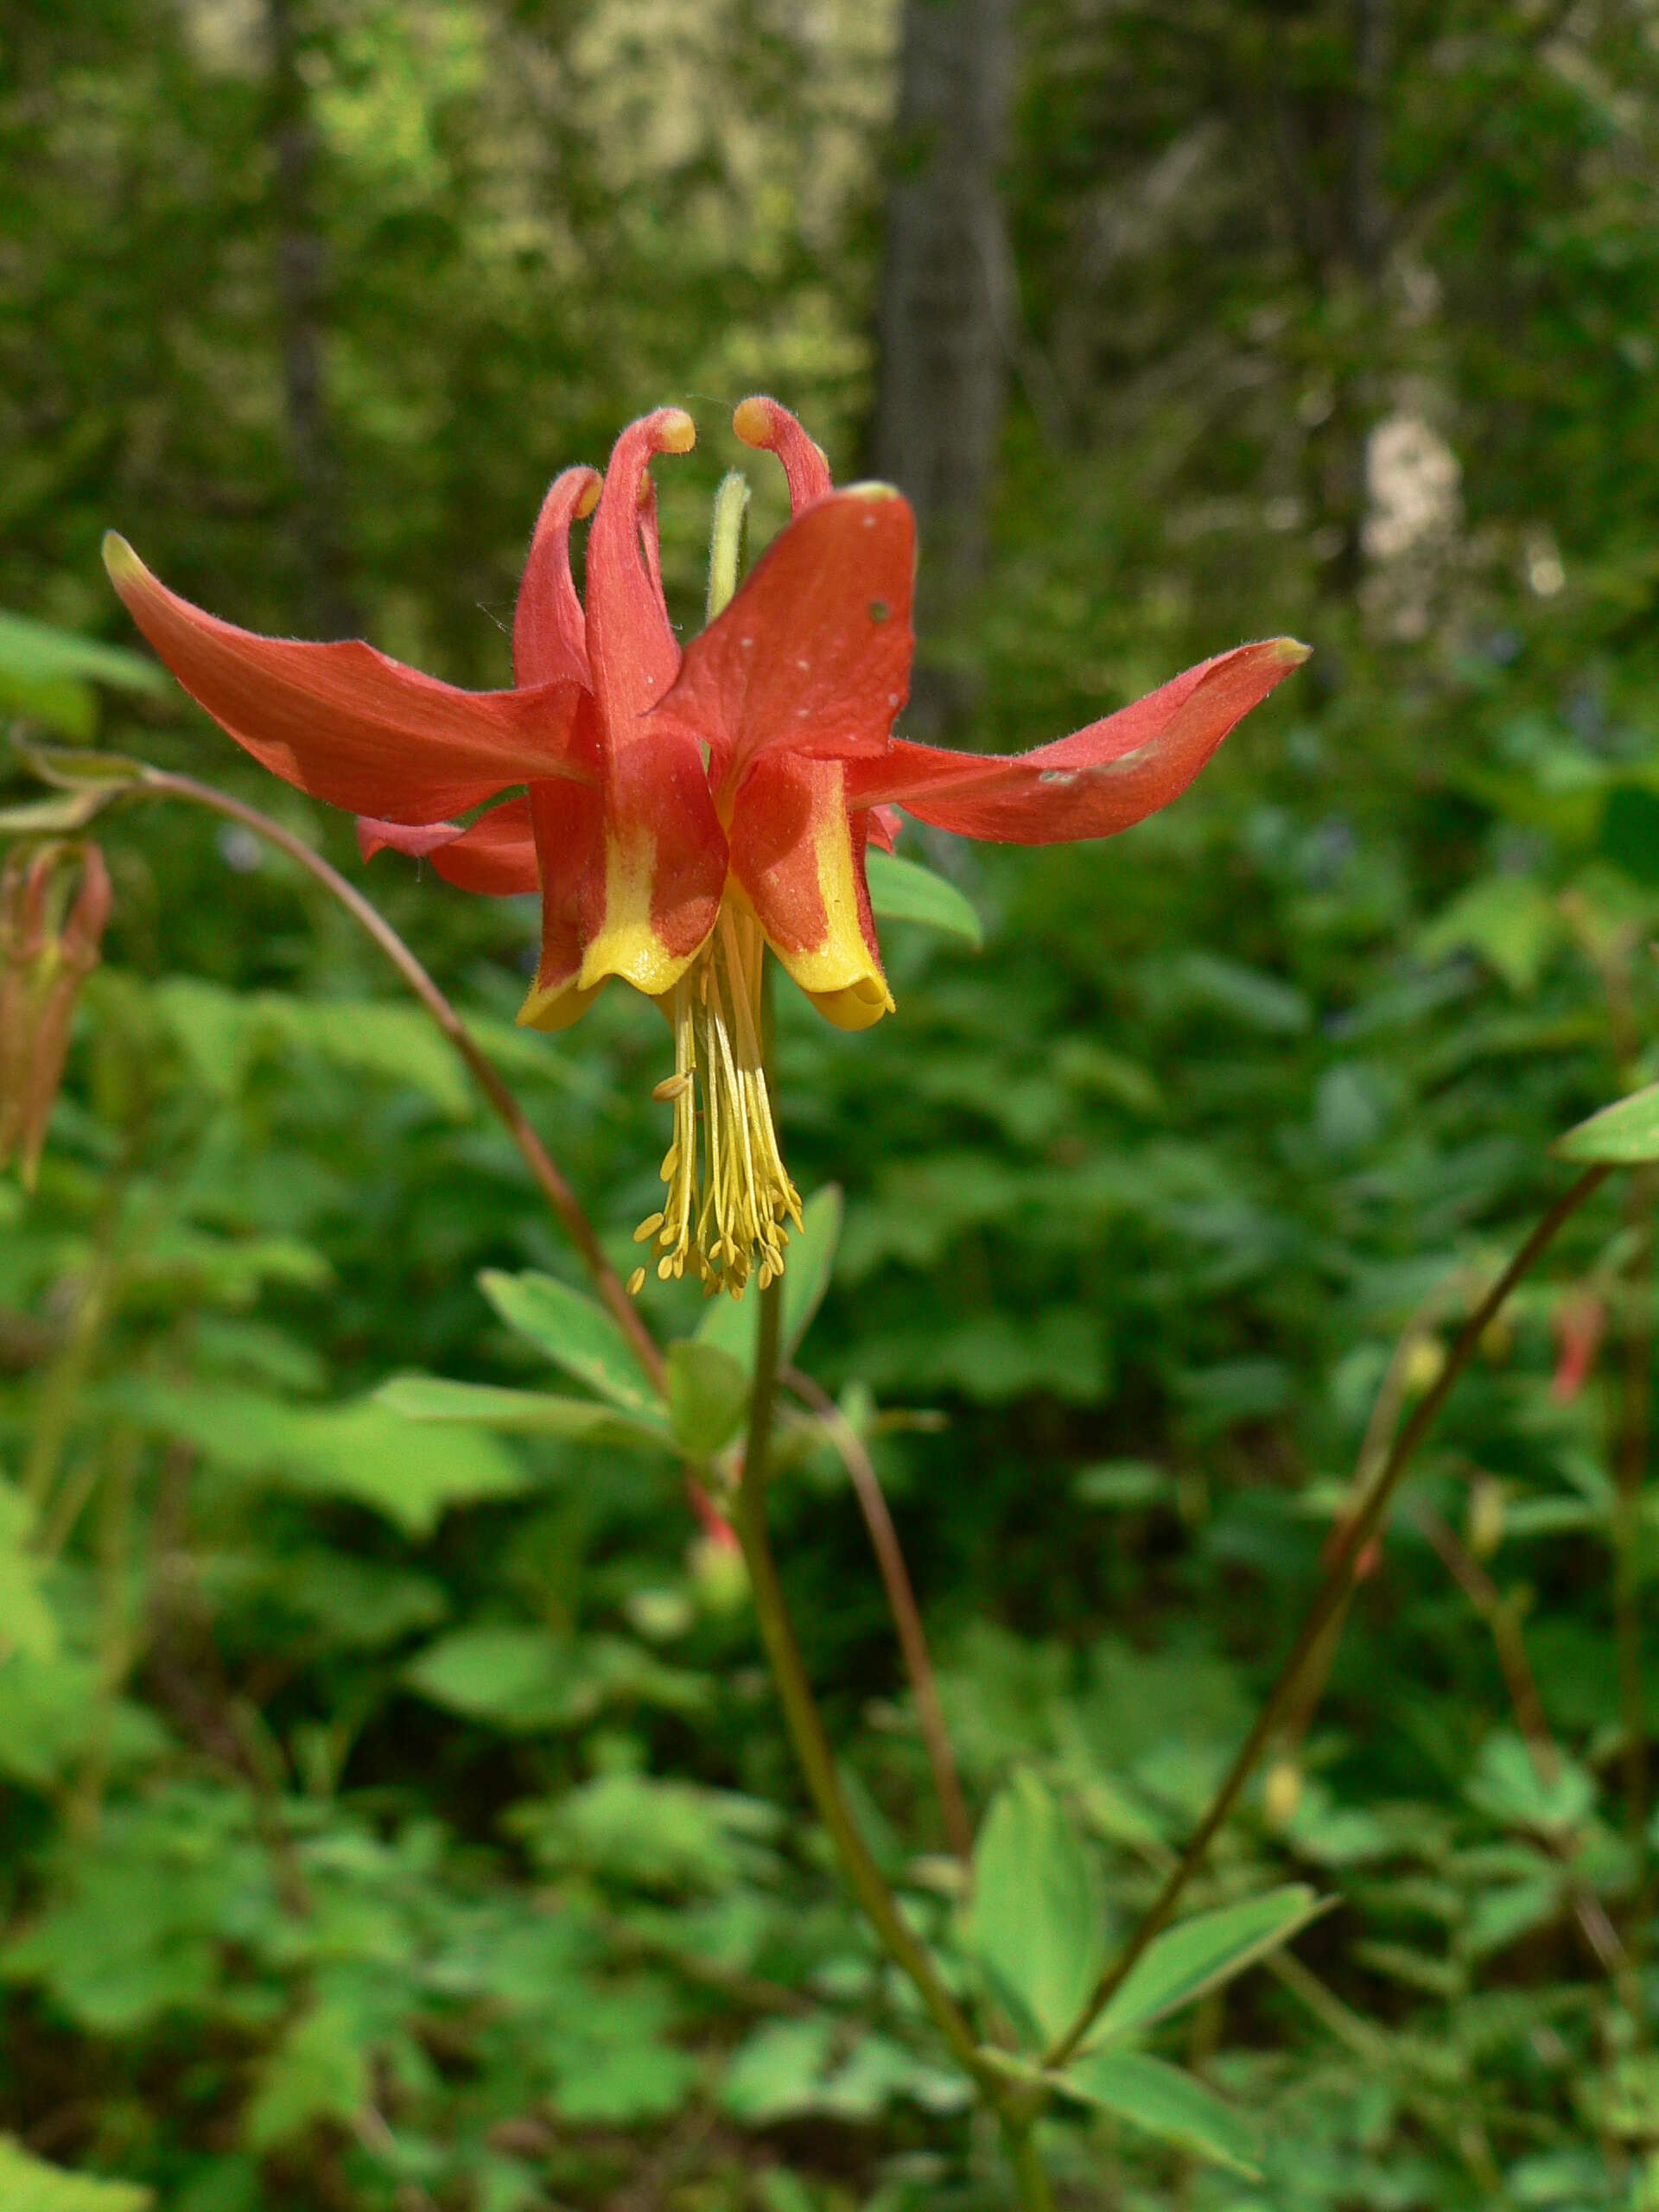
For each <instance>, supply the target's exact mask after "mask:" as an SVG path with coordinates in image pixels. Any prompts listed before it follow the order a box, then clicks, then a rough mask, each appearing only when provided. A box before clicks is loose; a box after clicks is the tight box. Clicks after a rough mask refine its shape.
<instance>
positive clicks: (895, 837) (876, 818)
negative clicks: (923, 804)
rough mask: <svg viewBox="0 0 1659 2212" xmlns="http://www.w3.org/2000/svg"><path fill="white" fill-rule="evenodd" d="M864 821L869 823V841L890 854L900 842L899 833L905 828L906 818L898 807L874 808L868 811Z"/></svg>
mask: <svg viewBox="0 0 1659 2212" xmlns="http://www.w3.org/2000/svg"><path fill="white" fill-rule="evenodd" d="M864 820H865V821H866V822H867V823H868V825H869V828H868V836H869V841H870V842H871V844H873V845H879V846H880V848H881V850H882V851H883V852H884V853H890V852H891V851H892V850H893V847H894V846H895V845H896V844H897V843H898V842H899V831H900V830H901V829H903V828H904V826H905V817H904V816H903V815H902V814H900V813H899V810H898V808H897V807H896V806H873V807H870V808H869V809H868V810H867V811H866V813H865V815H864Z"/></svg>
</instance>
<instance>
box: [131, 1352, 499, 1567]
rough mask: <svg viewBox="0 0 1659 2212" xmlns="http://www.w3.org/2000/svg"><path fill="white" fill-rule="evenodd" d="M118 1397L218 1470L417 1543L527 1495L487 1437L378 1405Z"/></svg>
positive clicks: (227, 1393) (151, 1393) (177, 1395)
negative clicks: (345, 1507) (454, 1515)
mask: <svg viewBox="0 0 1659 2212" xmlns="http://www.w3.org/2000/svg"><path fill="white" fill-rule="evenodd" d="M111 1398H112V1399H113V1400H114V1401H115V1402H118V1404H119V1405H120V1406H121V1408H122V1409H123V1410H124V1412H126V1413H128V1414H130V1416H131V1417H132V1418H133V1419H134V1420H136V1421H139V1422H140V1423H141V1424H142V1425H143V1426H144V1427H147V1428H149V1429H151V1430H152V1431H156V1432H159V1433H161V1434H162V1435H165V1436H169V1437H177V1438H181V1439H183V1440H187V1441H188V1442H190V1443H192V1444H194V1445H196V1446H198V1447H199V1448H200V1450H201V1451H202V1452H205V1453H206V1454H207V1457H208V1458H209V1459H213V1460H214V1461H215V1462H217V1464H218V1465H220V1466H223V1467H226V1468H229V1469H231V1470H232V1471H235V1472H238V1473H241V1474H247V1475H274V1476H277V1477H278V1478H280V1479H282V1480H283V1481H285V1482H287V1483H288V1484H290V1485H291V1486H292V1487H293V1488H294V1489H296V1490H299V1491H306V1492H308V1493H309V1494H311V1495H314V1496H316V1497H344V1498H351V1499H353V1500H355V1501H356V1503H359V1504H360V1505H366V1506H368V1507H369V1508H370V1509H371V1510H372V1511H374V1512H376V1513H379V1514H382V1515H384V1516H385V1518H386V1519H387V1520H388V1521H391V1522H395V1523H396V1524H397V1527H398V1528H400V1529H402V1530H403V1531H404V1534H405V1535H409V1536H411V1537H415V1538H417V1539H418V1538H420V1537H423V1536H429V1535H431V1533H432V1531H433V1529H435V1528H436V1526H437V1524H438V1522H439V1520H440V1518H441V1517H442V1515H443V1514H444V1512H445V1511H446V1510H448V1508H449V1507H450V1506H453V1505H467V1504H472V1503H476V1502H477V1501H478V1500H480V1499H482V1498H492V1497H516V1496H518V1493H519V1492H521V1491H524V1490H525V1489H527V1488H528V1487H529V1478H528V1477H527V1476H526V1475H525V1472H524V1468H523V1467H522V1466H521V1465H520V1464H519V1462H518V1460H517V1459H515V1458H514V1457H513V1456H512V1453H511V1452H509V1450H508V1449H507V1447H506V1446H505V1445H504V1444H501V1443H499V1442H498V1441H497V1440H496V1439H495V1438H494V1437H493V1436H491V1435H488V1434H486V1433H485V1432H484V1431H483V1430H481V1429H479V1428H461V1427H446V1428H442V1429H438V1428H434V1429H433V1430H432V1431H431V1432H430V1433H426V1432H423V1430H422V1428H421V1427H418V1426H416V1425H414V1424H411V1423H410V1422H409V1421H406V1420H404V1418H403V1417H402V1415H400V1414H397V1413H396V1412H394V1411H393V1410H392V1408H391V1407H390V1406H386V1405H380V1404H377V1403H376V1402H375V1401H374V1400H373V1399H359V1400H358V1401H356V1402H353V1403H351V1404H347V1405H341V1406H313V1405H305V1404H296V1403H294V1402H291V1401H289V1400H285V1399H281V1398H274V1397H270V1396H267V1395H264V1394H263V1393H261V1392H258V1391H254V1390H242V1389H235V1388H233V1387H230V1386H219V1387H217V1388H216V1387H213V1386H212V1385H207V1384H202V1383H196V1384H194V1385H193V1386H192V1387H191V1388H190V1389H169V1388H168V1387H167V1386H165V1385H164V1384H161V1383H148V1382H140V1381H137V1380H132V1381H129V1382H128V1383H124V1384H123V1385H121V1386H119V1387H118V1388H116V1389H111Z"/></svg>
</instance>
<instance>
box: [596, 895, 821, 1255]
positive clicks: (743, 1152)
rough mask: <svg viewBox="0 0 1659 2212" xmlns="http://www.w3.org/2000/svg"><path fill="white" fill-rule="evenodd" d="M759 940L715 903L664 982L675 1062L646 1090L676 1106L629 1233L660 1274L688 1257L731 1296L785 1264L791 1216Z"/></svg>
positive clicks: (795, 1197)
mask: <svg viewBox="0 0 1659 2212" xmlns="http://www.w3.org/2000/svg"><path fill="white" fill-rule="evenodd" d="M765 950H766V946H765V940H764V939H763V938H762V937H761V934H760V927H759V925H758V924H756V923H755V922H754V921H753V919H752V918H750V917H749V916H748V915H747V914H743V913H738V912H734V911H733V909H732V908H731V907H730V906H722V907H721V913H720V919H719V921H718V922H717V923H716V925H715V932H714V935H713V936H712V937H711V938H710V939H709V944H708V945H707V947H706V948H705V950H703V952H702V954H701V955H700V956H699V957H698V959H697V960H696V963H694V965H693V966H692V967H691V968H690V969H688V971H687V972H686V974H685V975H684V976H683V977H682V978H681V980H680V982H678V983H677V984H676V985H675V987H674V994H673V1001H672V1013H673V1020H674V1072H673V1074H672V1075H671V1076H670V1077H668V1078H667V1080H666V1081H665V1082H663V1083H659V1084H658V1085H657V1088H656V1090H655V1091H654V1092H653V1093H652V1096H654V1097H657V1098H658V1099H661V1100H664V1102H669V1101H671V1102H672V1104H673V1108H674V1139H673V1142H672V1143H671V1145H670V1146H669V1148H668V1154H667V1156H666V1158H665V1159H664V1161H663V1170H662V1173H663V1180H664V1183H665V1184H666V1185H668V1196H667V1199H666V1201H665V1203H664V1207H663V1211H661V1212H660V1213H653V1214H650V1215H648V1216H647V1217H646V1218H645V1220H644V1221H642V1222H641V1223H640V1224H639V1228H638V1229H637V1230H635V1231H634V1241H635V1242H636V1243H640V1244H644V1243H652V1244H654V1246H655V1248H656V1254H657V1273H658V1276H659V1277H660V1278H661V1279H662V1281H664V1282H666V1281H669V1280H670V1278H671V1277H675V1278H677V1277H678V1276H680V1275H683V1274H684V1273H685V1271H686V1269H687V1268H690V1271H691V1273H692V1274H694V1275H695V1276H696V1277H697V1279H698V1280H699V1281H701V1282H702V1287H703V1290H704V1292H705V1293H706V1294H709V1296H712V1295H713V1294H714V1293H715V1291H717V1290H727V1291H729V1292H730V1293H731V1294H732V1295H733V1296H734V1298H735V1297H740V1296H741V1294H742V1291H743V1287H744V1285H745V1284H746V1283H747V1281H748V1279H749V1277H750V1275H751V1274H755V1273H758V1274H759V1275H760V1287H761V1289H762V1290H764V1289H766V1286H767V1285H768V1284H769V1283H770V1282H772V1281H773V1280H774V1278H775V1277H777V1276H778V1275H780V1274H782V1273H783V1271H784V1246H785V1244H786V1243H788V1241H789V1231H788V1229H787V1228H786V1226H785V1224H786V1223H787V1222H790V1221H792V1222H793V1223H794V1224H795V1225H796V1227H797V1228H799V1226H800V1223H801V1200H800V1194H799V1192H798V1191H797V1190H796V1188H795V1185H794V1184H793V1183H792V1182H791V1180H790V1179H789V1172H788V1170H787V1169H786V1168H785V1166H784V1163H783V1158H782V1155H781V1154H779V1149H778V1133H777V1131H776V1129H775V1128H773V1126H772V1101H771V1099H770V1097H769V1096H768V1095H767V1091H766V1068H765V1065H764V1064H763V1062H762V1059H761V1053H760V967H761V961H762V959H763V957H764V955H765ZM699 1109H701V1110H699ZM644 1281H645V1268H643V1267H641V1268H635V1269H634V1271H633V1274H632V1278H631V1279H630V1281H629V1283H628V1288H629V1289H630V1290H631V1291H634V1292H636V1293H637V1292H638V1291H639V1287H640V1286H641V1285H642V1284H643V1283H644Z"/></svg>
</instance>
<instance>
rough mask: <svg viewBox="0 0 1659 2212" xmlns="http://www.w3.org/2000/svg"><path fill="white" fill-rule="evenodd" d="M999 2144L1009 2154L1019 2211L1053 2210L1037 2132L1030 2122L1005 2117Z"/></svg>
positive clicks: (1051, 2211)
mask: <svg viewBox="0 0 1659 2212" xmlns="http://www.w3.org/2000/svg"><path fill="white" fill-rule="evenodd" d="M1002 2145H1003V2148H1004V2149H1005V2150H1006V2151H1007V2154H1008V2164H1010V2165H1011V2166H1012V2167H1013V2168H1014V2186H1015V2188H1016V2189H1017V2190H1019V2192H1020V2200H1019V2201H1020V2212H1054V2192H1053V2190H1052V2189H1051V2188H1050V2187H1049V2185H1048V2174H1047V2171H1046V2168H1045V2167H1044V2164H1043V2162H1042V2159H1041V2158H1040V2157H1039V2154H1038V2150H1037V2132H1036V2129H1035V2127H1034V2126H1033V2124H1032V2122H1031V2121H1030V2120H1026V2121H1023V2122H1020V2121H1017V2120H1003V2122H1002Z"/></svg>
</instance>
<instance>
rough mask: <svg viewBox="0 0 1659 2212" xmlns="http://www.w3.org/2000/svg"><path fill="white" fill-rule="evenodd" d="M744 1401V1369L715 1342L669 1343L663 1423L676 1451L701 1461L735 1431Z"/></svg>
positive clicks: (746, 1396)
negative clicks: (666, 1426)
mask: <svg viewBox="0 0 1659 2212" xmlns="http://www.w3.org/2000/svg"><path fill="white" fill-rule="evenodd" d="M748 1402H749V1377H748V1373H747V1370H746V1369H745V1368H744V1367H743V1366H742V1365H741V1363H740V1362H739V1361H737V1360H735V1359H734V1358H733V1357H732V1355H731V1354H730V1352H728V1351H721V1348H720V1346H719V1345H718V1344H699V1343H698V1342H697V1340H696V1338H695V1337H688V1338H684V1339H683V1341H682V1342H681V1343H679V1344H671V1345H670V1347H669V1353H668V1425H669V1427H670V1429H671V1432H672V1433H673V1438H674V1441H675V1442H676V1443H677V1445H678V1446H679V1447H680V1449H681V1451H683V1452H687V1453H689V1454H690V1457H691V1458H693V1459H707V1458H708V1457H709V1454H710V1453H711V1452H718V1451H721V1449H722V1448H723V1447H724V1446H726V1445H728V1444H729V1443H730V1442H731V1440H732V1439H733V1437H734V1436H735V1435H736V1433H737V1432H738V1429H739V1427H740V1426H741V1422H742V1420H743V1416H744V1414H745V1412H746V1411H747V1407H748Z"/></svg>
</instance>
